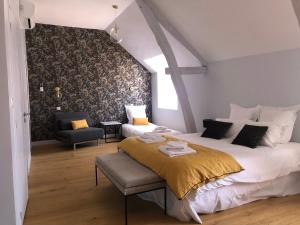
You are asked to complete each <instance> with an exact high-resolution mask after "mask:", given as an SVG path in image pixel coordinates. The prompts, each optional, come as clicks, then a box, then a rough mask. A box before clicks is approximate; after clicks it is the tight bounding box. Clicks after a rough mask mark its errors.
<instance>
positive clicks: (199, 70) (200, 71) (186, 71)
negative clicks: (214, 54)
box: [165, 66, 207, 75]
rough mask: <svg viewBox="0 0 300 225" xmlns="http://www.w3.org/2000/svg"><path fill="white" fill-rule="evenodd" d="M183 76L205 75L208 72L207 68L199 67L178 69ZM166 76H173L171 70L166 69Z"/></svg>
mask: <svg viewBox="0 0 300 225" xmlns="http://www.w3.org/2000/svg"><path fill="white" fill-rule="evenodd" d="M177 69H178V70H179V71H180V73H181V75H192V74H205V73H206V72H207V67H206V66H199V67H178V68H177ZM165 73H166V74H171V71H170V68H166V69H165Z"/></svg>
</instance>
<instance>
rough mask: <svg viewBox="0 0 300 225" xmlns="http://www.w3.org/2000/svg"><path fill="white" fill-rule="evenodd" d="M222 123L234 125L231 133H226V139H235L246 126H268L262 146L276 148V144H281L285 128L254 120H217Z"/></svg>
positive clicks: (230, 130)
mask: <svg viewBox="0 0 300 225" xmlns="http://www.w3.org/2000/svg"><path fill="white" fill-rule="evenodd" d="M216 120H218V121H222V122H228V123H232V126H231V127H230V129H229V131H228V132H227V133H226V135H225V137H227V138H231V139H234V138H236V136H237V135H238V134H239V133H240V131H241V130H242V129H243V127H244V126H245V125H252V126H261V127H262V126H266V127H268V130H267V132H266V134H265V136H264V137H263V139H262V141H261V143H260V145H263V146H270V147H275V145H276V144H279V143H280V138H281V133H282V129H283V127H281V126H280V125H278V124H273V123H270V122H255V121H252V120H231V119H216Z"/></svg>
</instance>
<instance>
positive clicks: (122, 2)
mask: <svg viewBox="0 0 300 225" xmlns="http://www.w3.org/2000/svg"><path fill="white" fill-rule="evenodd" d="M32 1H33V2H34V3H35V5H36V12H35V21H36V22H37V23H44V24H53V25H62V26H70V27H83V28H93V29H100V30H104V29H105V28H106V27H107V26H108V25H109V24H110V23H111V22H112V21H113V20H114V19H115V17H116V16H118V15H119V14H120V13H121V12H122V11H124V10H125V9H126V8H127V7H128V6H129V5H130V4H131V3H132V2H133V1H134V0H32ZM115 3H117V4H118V5H119V10H118V11H117V12H116V10H114V9H113V8H112V4H115Z"/></svg>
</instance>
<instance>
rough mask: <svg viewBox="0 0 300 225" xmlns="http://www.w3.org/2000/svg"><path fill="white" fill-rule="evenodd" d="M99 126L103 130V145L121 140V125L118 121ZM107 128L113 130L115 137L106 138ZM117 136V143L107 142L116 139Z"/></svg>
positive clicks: (101, 123) (102, 123)
mask: <svg viewBox="0 0 300 225" xmlns="http://www.w3.org/2000/svg"><path fill="white" fill-rule="evenodd" d="M100 126H101V127H103V129H104V140H105V143H111V142H118V141H120V140H121V137H122V123H120V122H119V121H106V122H100ZM107 127H113V128H114V130H115V136H114V137H110V138H107ZM118 134H119V140H118V141H107V139H112V138H118Z"/></svg>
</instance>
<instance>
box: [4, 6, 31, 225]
mask: <svg viewBox="0 0 300 225" xmlns="http://www.w3.org/2000/svg"><path fill="white" fill-rule="evenodd" d="M9 2H10V5H8V4H9ZM18 12H19V1H17V0H11V1H8V0H4V1H1V3H0V65H1V67H0V73H1V77H0V79H1V80H0V101H1V102H0V104H1V109H0V110H1V117H0V124H1V132H0V143H1V147H0V176H1V177H0V180H1V189H0V224H1V225H2V224H3V225H21V224H22V222H23V217H24V214H25V209H26V204H27V198H28V184H27V176H28V173H27V159H28V158H29V157H28V156H26V152H25V151H24V141H23V131H24V130H23V126H24V123H23V107H22V106H23V104H22V102H23V101H24V95H23V92H22V88H23V84H22V83H21V75H22V73H24V70H25V69H26V68H24V60H25V59H24V56H25V54H24V52H23V51H22V50H24V49H25V48H23V47H24V44H25V39H24V37H25V36H24V30H20V29H19V24H18ZM27 154H28V152H27Z"/></svg>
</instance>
